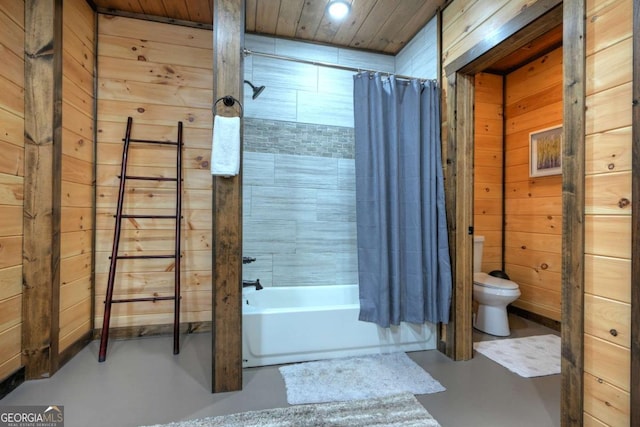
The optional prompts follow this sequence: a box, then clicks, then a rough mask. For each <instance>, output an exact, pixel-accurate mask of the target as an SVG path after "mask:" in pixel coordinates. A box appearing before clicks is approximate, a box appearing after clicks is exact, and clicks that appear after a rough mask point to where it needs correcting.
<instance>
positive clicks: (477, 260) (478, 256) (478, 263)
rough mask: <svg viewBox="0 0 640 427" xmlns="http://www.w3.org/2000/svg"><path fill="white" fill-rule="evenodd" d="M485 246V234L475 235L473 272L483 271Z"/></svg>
mask: <svg viewBox="0 0 640 427" xmlns="http://www.w3.org/2000/svg"><path fill="white" fill-rule="evenodd" d="M483 246H484V236H473V272H474V273H480V271H482V270H481V269H482V247H483Z"/></svg>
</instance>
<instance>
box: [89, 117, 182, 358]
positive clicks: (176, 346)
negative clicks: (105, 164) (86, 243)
mask: <svg viewBox="0 0 640 427" xmlns="http://www.w3.org/2000/svg"><path fill="white" fill-rule="evenodd" d="M132 123H133V119H132V118H131V117H129V118H128V119H127V130H126V133H125V137H124V139H123V141H124V147H123V150H122V164H121V166H120V175H119V178H120V189H119V192H118V202H117V206H116V214H115V215H114V216H115V218H116V221H115V231H114V237H113V248H112V249H111V257H110V260H111V263H110V265H109V276H108V279H107V294H106V298H105V301H104V318H103V322H102V335H101V337H100V351H99V355H98V361H99V362H104V361H105V359H106V358H107V343H108V341H109V322H110V320H111V305H112V304H117V303H125V302H136V301H152V302H155V301H163V300H173V301H174V317H173V354H178V353H179V352H180V343H179V333H180V242H181V226H180V221H181V219H182V122H178V139H177V141H151V140H148V139H133V138H131V125H132ZM132 143H140V144H156V145H173V146H175V147H176V176H175V178H166V177H152V176H131V175H127V158H128V155H129V148H130V146H131V144H132ZM127 180H141V181H169V182H175V183H176V210H175V215H129V214H123V213H122V210H123V205H124V195H125V190H126V182H127ZM129 218H136V219H137V218H142V219H166V220H175V250H174V252H173V253H172V254H164V255H118V248H119V245H120V232H121V231H122V220H123V219H129ZM162 258H166V259H173V260H174V265H175V267H174V273H175V280H174V294H173V296H153V297H147V298H124V299H115V300H114V299H113V288H114V282H115V277H116V266H117V263H118V260H127V259H162Z"/></svg>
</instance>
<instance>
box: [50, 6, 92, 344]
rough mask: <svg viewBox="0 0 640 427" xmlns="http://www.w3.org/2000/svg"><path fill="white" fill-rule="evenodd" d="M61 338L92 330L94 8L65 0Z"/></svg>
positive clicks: (69, 340) (68, 340)
mask: <svg viewBox="0 0 640 427" xmlns="http://www.w3.org/2000/svg"><path fill="white" fill-rule="evenodd" d="M62 19H63V30H62V31H63V35H62V37H63V43H64V45H63V59H62V75H63V76H62V171H61V180H62V183H61V188H62V198H61V212H62V215H61V225H60V245H61V251H60V337H59V351H60V352H63V351H64V350H66V349H67V348H68V347H69V346H70V345H72V344H73V343H75V342H77V341H78V340H79V339H81V338H82V337H83V336H86V334H87V333H88V332H90V331H91V330H92V329H93V326H92V319H91V310H92V304H93V301H92V299H91V288H92V286H93V283H92V274H91V273H92V272H91V252H92V250H93V248H92V238H93V211H92V205H93V179H94V177H93V161H94V159H93V156H94V152H93V150H94V144H93V116H94V113H93V110H94V96H93V92H94V88H93V86H94V81H93V75H94V38H95V37H94V31H95V28H94V27H95V19H94V12H93V11H92V10H91V8H90V7H89V5H88V4H87V3H86V1H84V0H72V1H65V2H64V3H63V17H62Z"/></svg>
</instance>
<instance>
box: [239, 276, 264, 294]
mask: <svg viewBox="0 0 640 427" xmlns="http://www.w3.org/2000/svg"><path fill="white" fill-rule="evenodd" d="M250 286H255V287H256V291H259V290H260V289H262V284H260V279H256V280H243V281H242V287H243V288H248V287H250Z"/></svg>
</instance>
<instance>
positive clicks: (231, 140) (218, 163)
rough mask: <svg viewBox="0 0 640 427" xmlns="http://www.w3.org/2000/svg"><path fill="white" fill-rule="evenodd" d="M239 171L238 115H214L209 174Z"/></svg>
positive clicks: (227, 175)
mask: <svg viewBox="0 0 640 427" xmlns="http://www.w3.org/2000/svg"><path fill="white" fill-rule="evenodd" d="M239 172H240V117H223V116H215V118H214V121H213V141H212V146H211V175H222V176H226V177H230V176H235V175H238V173H239Z"/></svg>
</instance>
